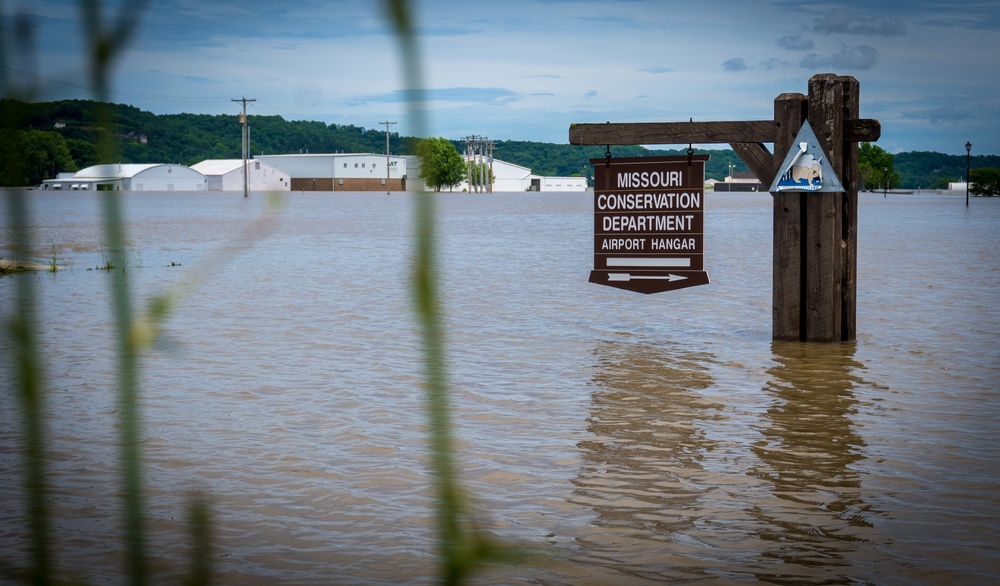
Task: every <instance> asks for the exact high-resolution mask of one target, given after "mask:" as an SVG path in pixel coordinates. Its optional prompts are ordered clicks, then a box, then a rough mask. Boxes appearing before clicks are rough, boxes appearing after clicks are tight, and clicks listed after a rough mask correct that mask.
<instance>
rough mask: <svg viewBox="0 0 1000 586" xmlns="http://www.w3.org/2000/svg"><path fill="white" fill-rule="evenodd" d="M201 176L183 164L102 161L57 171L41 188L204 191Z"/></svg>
mask: <svg viewBox="0 0 1000 586" xmlns="http://www.w3.org/2000/svg"><path fill="white" fill-rule="evenodd" d="M206 188H207V181H206V179H205V176H204V175H202V174H201V173H199V172H198V171H195V170H193V169H191V168H190V167H185V166H184V165H169V164H159V163H154V164H135V163H130V164H121V163H114V164H106V165H94V166H93V167H87V168H86V169H82V170H80V171H77V172H76V173H60V174H59V176H58V177H57V178H55V179H46V180H45V181H44V182H42V189H50V190H63V191H205V189H206Z"/></svg>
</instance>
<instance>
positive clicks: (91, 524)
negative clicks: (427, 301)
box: [0, 192, 1000, 585]
mask: <svg viewBox="0 0 1000 586" xmlns="http://www.w3.org/2000/svg"><path fill="white" fill-rule="evenodd" d="M29 197H30V198H31V208H32V219H31V225H32V227H33V232H34V238H35V250H36V255H35V258H34V259H33V260H37V261H39V262H41V263H47V262H48V261H49V260H50V258H51V256H52V253H53V249H54V250H55V255H56V257H57V261H58V263H59V264H60V265H61V267H62V268H61V270H59V271H57V272H55V273H49V272H38V273H35V274H21V275H15V276H13V277H7V278H3V279H0V317H2V319H3V320H4V321H5V322H6V321H8V320H9V318H10V316H11V313H12V312H13V311H14V310H15V308H14V302H13V295H14V286H15V284H16V282H17V280H18V279H32V280H34V286H35V291H36V293H37V308H38V313H39V323H38V329H39V333H40V340H41V345H42V350H43V352H42V356H43V358H44V361H45V382H46V387H47V389H48V395H47V404H48V410H49V417H48V421H47V424H48V430H49V437H48V440H49V455H50V458H51V460H50V471H51V488H52V491H53V496H52V502H51V508H52V512H53V515H54V520H53V537H54V549H55V552H56V563H57V565H58V570H59V572H60V574H61V575H62V576H64V577H81V578H84V579H86V580H87V581H88V582H90V583H93V584H111V583H120V582H122V581H123V572H124V570H123V567H124V564H123V560H124V554H123V551H124V546H123V544H122V534H123V529H122V524H121V515H120V512H119V510H120V507H121V505H120V501H119V500H118V499H117V494H118V493H119V490H118V488H116V487H117V478H118V466H119V465H118V452H117V447H116V446H117V436H116V429H117V427H116V425H117V419H116V418H117V414H118V407H117V404H116V399H115V384H116V374H115V345H114V341H113V339H112V336H113V324H112V317H111V310H110V299H109V285H110V282H111V275H109V274H107V273H106V272H104V271H99V270H92V269H94V268H95V267H99V266H103V265H104V263H105V261H106V259H107V256H108V254H107V252H106V251H107V250H108V249H109V248H110V247H109V246H108V245H107V243H106V238H105V236H104V235H103V232H102V225H101V223H102V219H103V214H102V211H101V206H100V200H99V196H98V194H92V193H83V192H74V193H51V192H47V193H43V192H31V193H30V194H29ZM592 197H593V196H592V194H587V193H584V194H544V193H534V194H494V195H491V196H485V195H469V194H441V195H440V196H439V197H438V227H439V236H440V239H439V242H438V245H439V246H438V252H439V260H440V266H441V274H440V279H439V285H440V288H441V292H442V297H443V307H444V315H445V322H446V338H447V354H448V365H447V367H448V375H449V381H450V387H451V399H452V407H453V411H454V419H455V429H454V434H455V437H456V447H457V459H458V461H459V464H460V471H461V472H460V473H461V478H462V482H463V485H464V486H465V488H466V489H467V492H468V498H469V499H470V500H471V501H472V502H473V503H474V506H475V507H476V509H477V511H478V512H479V517H480V524H481V525H482V527H483V528H484V529H486V530H487V531H489V532H491V533H493V534H495V535H497V536H499V537H501V538H503V539H506V540H509V541H514V542H518V543H522V544H526V545H528V546H530V547H535V548H538V549H540V550H542V551H543V552H544V553H543V555H542V556H541V559H533V560H532V563H531V564H530V565H527V566H502V567H495V568H490V569H488V570H486V571H484V572H482V573H480V574H478V576H477V580H476V582H477V583H483V584H511V583H513V584H547V585H556V584H566V585H569V584H572V585H578V584H580V585H596V584H630V585H631V584H661V583H684V584H730V583H754V582H760V583H768V584H990V583H997V582H1000V513H998V511H1000V467H998V465H997V461H998V460H1000V430H998V426H997V421H998V420H1000V353H998V351H1000V340H998V332H1000V309H998V308H1000V255H997V253H996V237H997V235H998V234H1000V198H996V199H992V198H973V200H972V201H971V205H970V206H969V208H966V207H965V205H964V197H957V196H941V195H934V194H916V195H891V196H889V197H887V198H884V197H883V196H882V194H881V193H878V194H861V197H860V216H859V217H860V220H859V224H860V239H859V265H858V318H857V323H858V326H857V330H858V337H857V341H856V342H855V343H850V344H833V345H822V344H800V343H790V342H774V341H772V340H771V333H770V326H771V317H770V316H771V306H770V303H771V297H770V295H771V292H770V288H771V198H770V196H769V195H768V194H713V193H709V194H708V195H707V196H706V218H705V268H706V270H707V271H708V272H709V274H710V276H711V280H712V282H711V284H710V285H708V286H704V287H695V288H690V289H683V290H679V291H673V292H669V293H662V294H658V295H652V296H644V295H639V294H635V293H629V292H625V291H621V290H619V289H613V288H609V287H601V286H598V285H593V284H590V283H588V282H587V278H588V276H589V272H590V269H591V268H592V246H593V244H592V243H593V234H592V226H593V219H592V209H593V207H592ZM412 198H413V196H412V195H411V194H398V193H395V194H392V195H386V194H346V195H345V194H318V193H304V194H303V193H292V194H287V195H285V197H284V200H283V204H282V205H281V206H280V207H279V209H277V210H271V209H269V208H267V207H266V206H265V205H264V202H265V200H266V198H265V197H264V196H263V195H260V194H252V196H251V197H250V198H243V197H242V193H240V194H233V193H197V194H194V193H132V194H126V195H125V197H124V202H125V215H126V218H127V224H128V226H127V230H128V235H127V248H128V250H129V261H130V262H129V266H127V267H125V270H126V271H128V273H129V275H130V276H131V280H132V283H133V285H134V291H135V297H136V300H135V301H136V305H137V306H140V305H141V304H142V303H143V302H144V301H145V300H147V299H149V298H150V297H152V296H154V295H158V294H160V293H162V292H163V291H165V290H167V289H170V288H174V289H175V290H183V291H188V288H189V286H190V285H192V284H195V285H197V286H196V287H194V288H192V289H190V291H189V292H188V293H187V294H186V295H185V296H184V297H183V298H182V299H181V300H180V302H179V303H178V305H177V307H176V308H175V310H174V312H173V314H172V315H171V317H170V318H169V319H168V320H167V322H166V324H165V331H164V335H163V337H162V339H161V340H160V341H159V342H158V343H157V344H156V345H155V346H154V347H153V349H152V350H150V351H149V352H147V353H145V354H144V356H143V360H142V376H141V378H142V399H141V403H142V415H143V422H144V427H143V442H142V449H143V454H144V462H145V467H144V479H145V485H146V497H147V499H146V503H147V507H146V509H147V510H146V520H147V522H148V527H149V530H150V553H151V555H152V558H153V559H152V567H153V569H154V571H155V572H156V574H157V576H158V578H157V580H156V582H157V583H164V582H169V581H171V580H173V581H176V579H177V577H178V576H179V575H180V574H181V573H182V572H183V571H184V569H185V568H186V564H187V558H188V556H189V538H188V536H187V528H186V521H185V516H186V513H185V510H186V507H187V502H188V501H189V499H190V497H191V495H192V494H195V493H201V494H205V495H208V497H209V499H210V502H211V506H212V518H213V539H214V546H213V549H212V552H211V558H212V560H213V562H214V567H215V572H216V577H217V581H218V582H219V583H221V584H320V583H328V584H400V583H430V582H433V581H434V576H435V571H436V566H435V563H436V558H435V537H434V521H433V511H432V503H433V499H432V496H431V493H430V488H429V487H430V475H429V471H428V448H427V442H428V440H427V424H426V418H425V414H424V397H423V395H422V392H421V384H422V372H423V367H422V364H421V358H420V349H419V343H420V342H419V335H418V330H417V326H416V323H415V319H414V316H413V311H412V308H411V305H410V292H409V285H408V279H409V272H410V263H411V260H412V255H413V248H414V247H413V242H412V238H411V234H412V216H413V214H412V211H413V201H412ZM960 200H961V201H960ZM4 210H5V211H4V220H5V221H4V225H3V227H2V228H0V230H2V232H0V256H4V257H9V254H10V251H11V245H10V240H11V238H12V236H11V232H10V230H9V227H8V226H7V225H6V222H7V220H8V218H7V217H6V213H7V212H6V208H4ZM262 217H263V218H265V219H264V220H263V221H262V220H261V218H262ZM119 270H120V268H119ZM11 344H12V341H11V339H10V337H9V335H8V333H7V330H4V333H3V334H2V335H0V354H2V355H3V357H4V358H3V360H4V362H3V363H2V367H0V368H2V371H3V372H4V375H3V377H2V379H0V471H2V474H0V567H2V566H6V567H11V566H13V567H18V566H23V565H25V564H26V563H27V559H28V557H27V547H28V545H27V534H28V533H27V524H26V521H25V519H26V508H27V505H26V500H25V498H24V495H23V489H22V487H21V482H22V472H23V468H24V464H23V461H22V459H21V458H22V456H21V452H20V448H19V446H20V445H21V439H20V437H21V415H20V411H19V407H18V403H17V401H16V398H15V397H14V396H13V393H14V390H13V384H14V383H13V380H12V375H11V374H9V373H10V372H11V363H10V354H11V351H12V350H13V348H12V347H11ZM0 581H2V578H0Z"/></svg>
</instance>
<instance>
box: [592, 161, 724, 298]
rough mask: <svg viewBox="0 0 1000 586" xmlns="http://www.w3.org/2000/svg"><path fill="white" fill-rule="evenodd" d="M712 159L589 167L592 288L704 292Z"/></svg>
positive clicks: (649, 291) (611, 162)
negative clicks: (708, 171) (700, 287)
mask: <svg viewBox="0 0 1000 586" xmlns="http://www.w3.org/2000/svg"><path fill="white" fill-rule="evenodd" d="M708 159H709V155H688V156H680V157H635V158H622V159H613V158H610V157H609V158H606V159H591V160H590V162H591V164H593V165H594V270H593V271H591V272H590V282H591V283H597V284H599V285H607V286H609V287H617V288H619V289H626V290H628V291H635V292H638V293H661V292H663V291H672V290H674V289H683V288H685V287H694V286H697V285H707V284H708V282H709V280H708V273H707V272H705V265H704V240H705V239H704V231H705V230H704V226H705V208H704V196H705V162H706V161H707V160H708Z"/></svg>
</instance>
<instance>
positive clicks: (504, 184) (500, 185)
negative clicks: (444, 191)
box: [453, 155, 587, 192]
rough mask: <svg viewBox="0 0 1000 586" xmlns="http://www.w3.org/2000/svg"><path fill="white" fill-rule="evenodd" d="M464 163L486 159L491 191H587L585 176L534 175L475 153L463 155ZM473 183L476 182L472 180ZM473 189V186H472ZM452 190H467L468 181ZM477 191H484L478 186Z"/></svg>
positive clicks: (529, 170) (519, 167) (516, 166)
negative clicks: (491, 175)
mask: <svg viewBox="0 0 1000 586" xmlns="http://www.w3.org/2000/svg"><path fill="white" fill-rule="evenodd" d="M463 158H464V159H465V161H466V164H468V163H470V162H473V161H474V162H476V163H480V162H482V161H484V160H485V161H486V166H487V167H489V168H490V169H492V171H493V178H494V179H493V191H496V192H501V191H587V178H586V177H544V176H541V175H535V174H534V173H532V172H531V169H529V168H527V167H522V166H520V165H515V164H514V163H508V162H507V161H501V160H500V159H495V158H494V159H492V162H491V160H490V158H488V157H486V158H484V157H481V156H479V155H476V156H475V157H474V158H469V157H463ZM473 183H474V184H475V183H476V182H473ZM473 190H475V188H473ZM453 191H469V181H468V180H466V181H463V182H462V183H461V184H460V185H458V186H457V187H455V188H454V189H453ZM479 191H485V190H484V189H483V188H482V187H479Z"/></svg>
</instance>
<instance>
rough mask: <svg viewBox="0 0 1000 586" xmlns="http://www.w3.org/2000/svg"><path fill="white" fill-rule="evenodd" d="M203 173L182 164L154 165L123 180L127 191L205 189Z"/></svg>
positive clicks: (206, 184)
mask: <svg viewBox="0 0 1000 586" xmlns="http://www.w3.org/2000/svg"><path fill="white" fill-rule="evenodd" d="M207 187H208V180H207V179H206V178H205V176H204V175H202V174H201V173H199V172H197V171H195V170H194V169H191V168H189V167H185V166H183V165H156V166H154V167H151V168H149V169H146V170H144V171H140V172H139V173H136V174H135V175H134V176H132V177H131V178H130V179H126V180H125V189H126V190H128V191H205V190H206V189H207Z"/></svg>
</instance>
